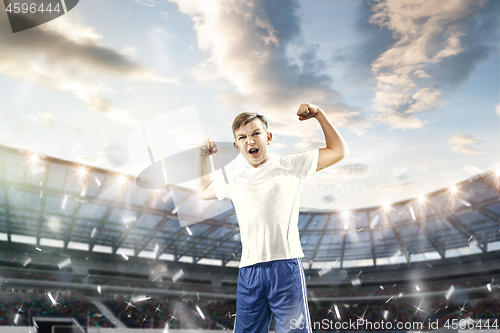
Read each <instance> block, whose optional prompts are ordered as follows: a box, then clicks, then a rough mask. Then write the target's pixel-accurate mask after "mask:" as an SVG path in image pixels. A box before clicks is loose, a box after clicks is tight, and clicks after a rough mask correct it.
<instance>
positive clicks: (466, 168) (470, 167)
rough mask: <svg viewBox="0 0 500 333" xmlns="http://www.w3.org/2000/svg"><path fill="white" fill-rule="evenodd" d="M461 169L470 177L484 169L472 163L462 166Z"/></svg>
mask: <svg viewBox="0 0 500 333" xmlns="http://www.w3.org/2000/svg"><path fill="white" fill-rule="evenodd" d="M462 170H463V171H464V172H465V173H466V174H467V176H468V177H472V176H475V175H478V174H480V173H483V172H484V170H482V169H480V168H478V167H477V166H474V165H466V166H464V167H462Z"/></svg>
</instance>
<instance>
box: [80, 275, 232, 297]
mask: <svg viewBox="0 0 500 333" xmlns="http://www.w3.org/2000/svg"><path fill="white" fill-rule="evenodd" d="M88 281H89V283H91V284H95V285H99V286H110V285H112V286H120V287H132V288H151V289H162V290H177V291H192V292H206V293H217V294H226V295H235V294H236V287H217V286H211V285H209V286H206V285H194V284H186V283H183V281H182V280H181V281H179V282H178V283H174V282H169V281H147V280H139V279H120V278H114V279H111V278H105V277H89V278H88Z"/></svg>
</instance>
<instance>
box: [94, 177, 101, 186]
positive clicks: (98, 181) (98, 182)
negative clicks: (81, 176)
mask: <svg viewBox="0 0 500 333" xmlns="http://www.w3.org/2000/svg"><path fill="white" fill-rule="evenodd" d="M94 180H95V182H96V184H97V186H101V181H100V180H99V178H97V176H95V177H94Z"/></svg>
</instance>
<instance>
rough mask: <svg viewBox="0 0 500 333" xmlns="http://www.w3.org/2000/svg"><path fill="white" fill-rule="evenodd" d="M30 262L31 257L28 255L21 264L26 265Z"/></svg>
mask: <svg viewBox="0 0 500 333" xmlns="http://www.w3.org/2000/svg"><path fill="white" fill-rule="evenodd" d="M30 262H31V258H30V257H28V258H26V260H25V261H24V262H23V266H24V267H26V266H28V265H29V263H30Z"/></svg>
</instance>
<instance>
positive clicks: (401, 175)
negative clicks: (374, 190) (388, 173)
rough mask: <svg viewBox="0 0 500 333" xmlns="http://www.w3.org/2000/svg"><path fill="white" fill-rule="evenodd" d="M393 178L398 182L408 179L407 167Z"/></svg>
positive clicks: (397, 172)
mask: <svg viewBox="0 0 500 333" xmlns="http://www.w3.org/2000/svg"><path fill="white" fill-rule="evenodd" d="M392 176H393V177H394V178H396V179H398V180H403V179H405V178H407V177H408V171H407V170H406V168H405V167H402V168H401V169H399V170H397V171H396V172H394V173H393V174H392Z"/></svg>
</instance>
